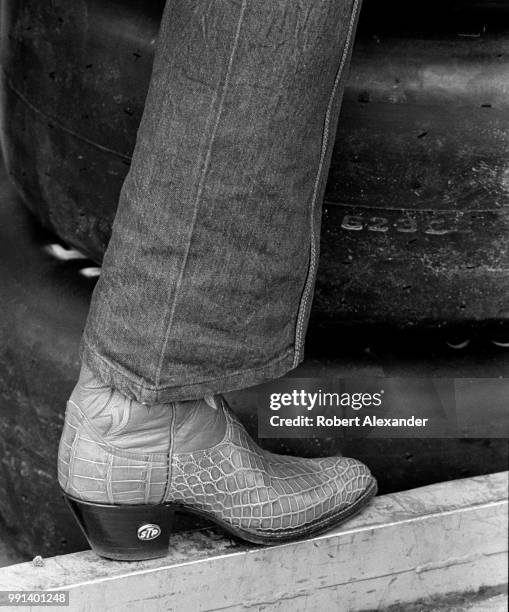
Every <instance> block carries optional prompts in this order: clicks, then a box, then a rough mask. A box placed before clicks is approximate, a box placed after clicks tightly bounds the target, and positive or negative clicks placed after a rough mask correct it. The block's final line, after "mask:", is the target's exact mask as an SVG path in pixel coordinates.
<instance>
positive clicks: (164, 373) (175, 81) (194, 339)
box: [81, 0, 361, 404]
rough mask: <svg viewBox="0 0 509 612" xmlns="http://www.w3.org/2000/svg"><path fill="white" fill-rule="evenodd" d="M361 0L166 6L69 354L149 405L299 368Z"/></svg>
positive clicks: (178, 2)
mask: <svg viewBox="0 0 509 612" xmlns="http://www.w3.org/2000/svg"><path fill="white" fill-rule="evenodd" d="M360 4H361V0H270V1H269V0H235V1H234V0H214V1H207V0H168V2H167V5H166V7H165V11H164V15H163V19H162V22H161V28H160V33H159V37H158V41H157V49H156V56H155V61H154V68H153V73H152V79H151V83H150V88H149V93H148V96H147V100H146V104H145V109H144V114H143V117H142V121H141V124H140V127H139V131H138V136H137V142H136V147H135V151H134V155H133V160H132V164H131V168H130V171H129V173H128V176H127V178H126V180H125V183H124V185H123V188H122V192H121V195H120V201H119V205H118V211H117V214H116V218H115V221H114V225H113V232H112V237H111V240H110V243H109V246H108V249H107V252H106V256H105V259H104V263H103V268H102V273H101V277H100V279H99V282H98V284H97V286H96V289H95V291H94V295H93V298H92V304H91V309H90V313H89V317H88V320H87V325H86V328H85V332H84V335H83V340H82V344H81V357H82V359H83V360H84V361H85V362H86V363H87V364H88V365H89V367H90V368H92V370H94V371H95V372H96V373H97V375H98V376H99V377H100V378H101V379H102V380H103V382H105V383H107V384H109V385H111V386H113V387H115V388H117V389H118V390H119V391H121V392H123V393H124V394H125V395H127V396H129V397H133V398H135V399H136V400H138V401H140V402H143V403H146V404H155V403H162V402H170V401H174V400H184V399H194V398H198V397H202V396H204V395H206V394H211V393H220V392H226V391H232V390H235V389H239V388H243V387H247V386H250V385H254V384H258V383H261V382H263V381H266V380H268V379H272V378H276V377H279V376H282V375H283V374H285V373H286V372H287V371H289V370H290V369H292V368H294V367H295V366H297V365H298V364H299V363H300V362H301V361H302V359H303V351H304V338H305V332H306V328H307V323H308V318H309V311H310V306H311V301H312V295H313V290H314V281H315V276H316V269H317V261H318V252H319V237H320V223H321V203H322V198H323V193H324V189H325V182H326V179H327V174H328V169H329V165H330V158H331V153H332V147H333V144H334V139H335V138H334V137H335V132H336V126H337V119H338V115H339V110H340V105H341V99H342V92H343V86H344V79H345V74H346V72H347V68H348V65H349V59H350V53H351V47H352V41H353V37H354V34H355V28H356V23H357V17H358V13H359V9H360Z"/></svg>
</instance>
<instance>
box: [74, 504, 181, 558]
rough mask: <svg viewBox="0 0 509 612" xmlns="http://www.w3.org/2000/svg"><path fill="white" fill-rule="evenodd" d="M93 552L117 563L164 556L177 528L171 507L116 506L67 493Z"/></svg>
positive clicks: (151, 505)
mask: <svg viewBox="0 0 509 612" xmlns="http://www.w3.org/2000/svg"><path fill="white" fill-rule="evenodd" d="M64 497H65V499H66V501H67V503H68V504H69V506H70V508H71V510H72V513H73V514H74V516H75V517H76V520H77V521H78V523H79V525H80V527H81V529H82V530H83V533H84V534H85V536H86V538H87V540H88V542H89V544H90V546H91V547H92V550H94V552H96V553H97V554H98V555H100V556H101V557H106V558H108V559H115V560H117V561H141V560H143V559H155V558H157V557H164V556H166V555H167V553H168V542H169V539H170V533H171V530H172V526H173V515H174V509H173V507H172V506H171V505H162V504H158V505H155V504H147V505H132V506H131V505H123V506H113V505H107V504H95V503H92V502H86V501H82V500H79V499H76V498H75V497H71V496H69V495H67V494H64Z"/></svg>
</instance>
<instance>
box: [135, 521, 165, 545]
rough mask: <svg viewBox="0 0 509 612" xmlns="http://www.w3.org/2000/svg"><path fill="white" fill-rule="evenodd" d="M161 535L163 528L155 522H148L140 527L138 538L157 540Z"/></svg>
mask: <svg viewBox="0 0 509 612" xmlns="http://www.w3.org/2000/svg"><path fill="white" fill-rule="evenodd" d="M160 535H161V528H160V527H159V525H154V524H153V523H147V524H146V525H142V526H141V527H139V528H138V540H144V541H146V540H155V539H156V538H157V537H158V536H160Z"/></svg>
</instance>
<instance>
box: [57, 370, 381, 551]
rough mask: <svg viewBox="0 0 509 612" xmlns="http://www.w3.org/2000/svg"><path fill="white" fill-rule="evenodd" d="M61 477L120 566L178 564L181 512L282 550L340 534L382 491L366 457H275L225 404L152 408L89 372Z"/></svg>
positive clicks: (77, 392)
mask: <svg viewBox="0 0 509 612" xmlns="http://www.w3.org/2000/svg"><path fill="white" fill-rule="evenodd" d="M58 478H59V484H60V486H61V488H62V490H63V492H64V495H65V497H66V499H67V501H68V502H69V504H70V507H71V509H72V511H73V512H74V514H75V516H76V518H77V520H78V522H79V524H80V526H81V528H82V529H83V531H84V533H85V535H86V537H87V539H88V541H89V543H90V545H91V547H92V549H93V550H95V551H96V552H97V553H98V554H99V555H101V556H104V557H108V558H112V559H118V560H140V559H149V558H154V557H160V556H164V555H166V554H167V551H168V541H169V537H170V533H171V530H172V520H173V514H174V511H175V510H184V511H187V512H191V513H195V514H197V515H200V516H202V517H206V518H207V519H209V520H211V521H213V522H214V523H216V524H218V525H220V526H221V527H222V528H223V529H224V530H225V531H227V532H229V533H230V534H232V535H234V536H238V537H239V538H242V539H243V540H247V541H248V542H253V543H256V544H278V543H283V542H288V541H291V540H295V539H299V538H304V537H308V536H311V535H316V534H319V533H321V532H323V531H326V530H328V529H330V528H331V527H333V526H335V525H337V524H338V523H340V522H341V521H343V520H345V519H346V518H348V517H350V516H351V515H352V514H354V513H356V512H358V511H359V510H360V509H361V508H362V507H363V506H365V505H366V503H367V502H368V501H369V499H371V497H373V496H374V495H375V493H376V481H375V479H374V478H373V476H372V475H371V474H370V472H369V470H368V469H367V468H366V467H365V466H364V465H363V464H362V463H360V462H359V461H356V460H355V459H349V458H346V457H328V458H320V459H302V458H297V457H291V456H282V455H276V454H274V453H270V452H268V451H266V450H263V449H262V448H260V447H259V446H258V445H257V444H256V443H255V442H254V441H253V440H252V439H251V437H250V436H249V434H248V433H247V432H246V430H245V428H244V426H243V425H242V424H241V423H240V422H239V420H238V419H237V418H236V417H235V415H234V414H233V413H232V412H231V410H230V409H229V407H228V405H227V403H226V401H225V400H224V398H222V397H221V396H218V395H216V396H214V397H212V396H210V397H206V398H204V399H202V400H196V401H182V402H174V403H171V404H161V405H156V406H150V407H149V406H145V405H143V404H140V403H139V402H137V401H135V400H132V399H129V398H127V397H125V396H124V395H122V394H121V393H119V392H118V391H116V390H114V389H112V388H111V387H108V386H106V385H104V384H103V383H102V382H101V381H99V380H98V379H97V378H96V377H95V375H94V374H93V373H92V372H91V371H90V370H88V369H87V368H86V367H85V366H84V367H83V368H82V372H81V375H80V378H79V381H78V383H77V385H76V387H75V389H74V391H73V393H72V395H71V397H70V399H69V401H68V404H67V410H66V416H65V424H64V429H63V432H62V437H61V441H60V446H59V453H58Z"/></svg>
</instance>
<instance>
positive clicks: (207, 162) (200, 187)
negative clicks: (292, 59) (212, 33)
mask: <svg viewBox="0 0 509 612" xmlns="http://www.w3.org/2000/svg"><path fill="white" fill-rule="evenodd" d="M246 6H247V0H242V4H241V7H240V13H239V18H238V21H237V27H236V31H235V38H234V40H233V45H232V49H231V53H230V57H229V60H228V67H227V69H226V74H225V77H224V83H223V88H222V91H221V97H220V99H219V107H218V109H217V112H216V117H215V122H214V125H213V128H212V133H211V135H210V140H209V143H208V148H207V152H206V155H205V159H204V162H203V169H202V172H201V176H200V180H199V183H198V191H197V194H196V198H195V202H194V211H193V219H192V222H191V228H190V230H189V235H188V242H187V248H186V252H185V255H184V261H183V263H182V266H181V269H180V272H179V277H178V280H177V286H176V288H175V295H174V298H173V301H172V305H171V308H170V311H169V314H168V322H167V323H166V330H165V334H164V340H163V345H162V349H161V354H160V356H159V360H158V364H157V368H156V373H155V377H154V380H155V384H156V386H157V385H158V384H159V380H160V377H161V372H162V367H163V363H164V355H165V352H166V346H167V344H168V340H169V337H170V332H171V328H172V324H173V319H174V315H175V309H176V305H177V300H178V293H179V290H180V287H181V285H182V279H183V276H184V273H185V269H186V265H187V261H188V258H189V251H190V249H191V241H192V236H193V231H194V227H195V224H196V219H197V216H198V208H199V204H200V198H201V196H202V193H203V188H204V184H205V179H206V176H207V173H208V170H209V165H210V158H211V153H212V147H213V145H214V141H215V137H216V133H217V129H218V126H219V122H220V120H221V116H222V113H223V108H224V102H225V98H226V93H227V91H228V87H229V85H230V77H231V73H232V67H233V60H234V57H235V53H236V52H237V49H238V43H239V38H240V31H241V28H242V23H243V21H244V14H245V11H246Z"/></svg>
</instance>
